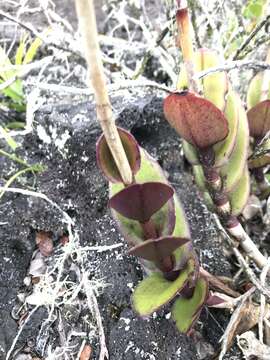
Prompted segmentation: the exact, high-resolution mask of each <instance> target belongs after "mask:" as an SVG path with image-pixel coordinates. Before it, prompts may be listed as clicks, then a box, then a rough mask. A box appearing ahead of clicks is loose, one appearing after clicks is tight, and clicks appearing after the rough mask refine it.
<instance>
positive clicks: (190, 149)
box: [182, 140, 200, 165]
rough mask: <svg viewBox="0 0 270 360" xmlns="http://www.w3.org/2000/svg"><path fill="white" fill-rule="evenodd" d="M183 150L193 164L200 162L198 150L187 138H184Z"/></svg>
mask: <svg viewBox="0 0 270 360" xmlns="http://www.w3.org/2000/svg"><path fill="white" fill-rule="evenodd" d="M182 146H183V151H184V154H185V157H186V159H187V161H188V162H189V163H190V164H192V165H197V164H199V163H200V160H199V158H198V154H197V150H196V149H195V147H194V146H193V145H191V144H190V143H188V142H187V141H186V140H182Z"/></svg>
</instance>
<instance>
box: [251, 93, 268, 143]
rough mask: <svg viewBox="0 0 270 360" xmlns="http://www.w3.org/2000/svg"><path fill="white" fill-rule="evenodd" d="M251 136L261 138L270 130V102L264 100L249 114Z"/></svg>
mask: <svg viewBox="0 0 270 360" xmlns="http://www.w3.org/2000/svg"><path fill="white" fill-rule="evenodd" d="M247 117H248V124H249V130H250V135H251V136H253V137H255V138H261V137H264V136H265V135H266V133H267V132H268V131H269V130H270V100H264V101H261V102H260V103H258V104H257V105H255V106H253V108H251V109H250V110H249V111H248V112H247Z"/></svg>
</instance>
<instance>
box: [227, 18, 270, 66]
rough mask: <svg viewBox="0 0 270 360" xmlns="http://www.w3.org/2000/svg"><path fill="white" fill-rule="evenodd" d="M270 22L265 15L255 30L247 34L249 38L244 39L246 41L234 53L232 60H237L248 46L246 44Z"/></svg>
mask: <svg viewBox="0 0 270 360" xmlns="http://www.w3.org/2000/svg"><path fill="white" fill-rule="evenodd" d="M269 20H270V15H267V16H266V17H265V18H264V19H263V20H262V21H261V22H259V24H257V26H256V27H255V29H254V30H253V31H252V32H251V33H250V34H249V36H248V37H247V38H246V40H245V41H244V42H243V44H242V45H241V46H240V47H239V49H237V51H236V53H235V54H234V56H233V57H232V59H233V60H237V59H238V58H239V55H240V54H241V52H242V51H243V50H244V49H245V48H246V47H247V46H248V44H249V43H250V42H251V40H252V39H253V38H254V37H255V36H256V35H257V33H258V32H259V31H260V30H261V29H262V28H263V26H264V25H266V24H267V23H268V22H269Z"/></svg>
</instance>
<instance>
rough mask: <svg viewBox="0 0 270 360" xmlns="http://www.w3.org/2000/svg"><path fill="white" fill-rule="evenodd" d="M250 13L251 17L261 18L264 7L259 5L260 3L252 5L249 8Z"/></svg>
mask: <svg viewBox="0 0 270 360" xmlns="http://www.w3.org/2000/svg"><path fill="white" fill-rule="evenodd" d="M248 11H249V13H250V14H251V15H253V16H254V17H257V18H258V17H260V16H262V13H263V5H262V4H259V3H258V2H257V3H255V4H251V5H249V7H248Z"/></svg>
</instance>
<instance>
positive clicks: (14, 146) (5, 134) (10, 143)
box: [0, 125, 18, 151]
mask: <svg viewBox="0 0 270 360" xmlns="http://www.w3.org/2000/svg"><path fill="white" fill-rule="evenodd" d="M0 134H1V135H2V136H3V137H4V139H5V140H6V142H7V144H8V146H9V147H10V148H11V149H12V150H13V151H14V150H16V149H17V147H18V144H17V143H16V141H15V140H14V139H13V138H12V137H11V136H10V135H9V133H8V132H7V131H6V130H5V129H4V128H3V127H2V126H1V125H0Z"/></svg>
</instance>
